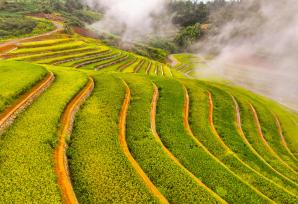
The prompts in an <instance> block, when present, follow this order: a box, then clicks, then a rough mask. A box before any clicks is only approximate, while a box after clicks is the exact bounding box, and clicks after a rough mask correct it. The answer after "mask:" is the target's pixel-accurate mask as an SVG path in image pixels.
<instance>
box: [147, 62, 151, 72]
mask: <svg viewBox="0 0 298 204" xmlns="http://www.w3.org/2000/svg"><path fill="white" fill-rule="evenodd" d="M151 65H152V62H150V63H149V65H148V67H147V69H146V74H149V72H150V70H151Z"/></svg>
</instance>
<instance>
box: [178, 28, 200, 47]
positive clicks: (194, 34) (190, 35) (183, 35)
mask: <svg viewBox="0 0 298 204" xmlns="http://www.w3.org/2000/svg"><path fill="white" fill-rule="evenodd" d="M200 36H201V24H199V23H196V24H195V25H193V26H187V27H186V28H184V29H182V30H181V31H180V32H179V33H178V34H177V35H176V38H175V42H176V43H177V45H178V46H179V47H181V48H184V49H185V48H187V47H188V46H189V45H191V44H192V43H193V42H194V41H196V40H198V39H199V38H200Z"/></svg>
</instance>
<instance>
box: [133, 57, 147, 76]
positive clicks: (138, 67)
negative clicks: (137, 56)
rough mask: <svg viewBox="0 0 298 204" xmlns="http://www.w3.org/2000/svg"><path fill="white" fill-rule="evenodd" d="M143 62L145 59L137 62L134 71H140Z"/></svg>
mask: <svg viewBox="0 0 298 204" xmlns="http://www.w3.org/2000/svg"><path fill="white" fill-rule="evenodd" d="M144 63H145V59H142V60H141V61H140V62H139V64H138V65H137V66H136V68H135V69H134V73H137V72H139V71H140V69H141V68H142V66H143V65H144Z"/></svg>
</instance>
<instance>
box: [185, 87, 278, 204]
mask: <svg viewBox="0 0 298 204" xmlns="http://www.w3.org/2000/svg"><path fill="white" fill-rule="evenodd" d="M183 88H184V98H185V99H184V100H185V101H184V127H185V129H186V130H187V131H188V133H189V135H190V136H191V138H192V139H193V140H194V141H195V142H196V144H197V145H199V146H201V147H202V148H203V149H204V150H205V152H207V153H208V154H209V155H210V156H211V157H212V158H213V159H214V160H216V161H217V162H218V163H219V164H220V165H222V166H223V167H224V168H225V169H226V170H227V171H228V172H230V173H231V174H232V175H233V176H235V177H236V178H237V179H239V180H240V181H242V182H243V183H244V184H246V185H247V186H248V187H250V188H251V189H252V190H253V191H255V193H256V194H258V195H259V196H261V197H263V198H264V199H266V200H267V201H270V202H273V201H272V200H271V199H270V198H268V197H267V196H266V195H264V194H263V193H261V192H260V191H259V190H258V189H256V188H255V187H254V186H252V185H250V184H249V183H248V182H246V181H244V180H243V179H242V178H241V177H239V176H238V175H237V174H235V173H234V172H233V171H232V170H230V169H229V168H228V167H227V166H226V165H225V164H224V163H222V162H221V161H220V160H219V159H218V158H217V157H216V156H214V155H213V154H212V153H211V152H210V151H209V150H208V149H207V148H206V147H205V146H204V145H203V144H202V143H201V142H200V141H199V140H198V139H197V138H196V137H195V135H194V133H193V131H192V129H191V127H190V124H189V111H190V108H189V103H190V99H189V94H188V91H187V89H186V87H185V86H183ZM209 93H210V92H209ZM209 96H210V94H209ZM209 120H210V118H209ZM212 124H213V123H212ZM213 128H214V126H213V127H212V129H213ZM217 135H218V134H217ZM221 142H222V141H221ZM224 145H225V144H224ZM227 151H230V152H231V150H230V149H228V150H227ZM233 155H235V153H233ZM236 159H237V160H239V161H240V162H241V163H242V164H244V163H243V162H242V161H241V160H240V159H238V157H236ZM244 165H245V166H246V167H248V166H247V165H246V164H244ZM248 168H249V169H251V168H250V167H248ZM251 170H252V169H251ZM253 171H254V170H253ZM254 172H255V171H254Z"/></svg>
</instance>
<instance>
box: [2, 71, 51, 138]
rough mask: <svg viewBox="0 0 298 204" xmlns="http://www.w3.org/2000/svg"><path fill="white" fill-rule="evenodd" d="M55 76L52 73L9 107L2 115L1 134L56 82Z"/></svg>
mask: <svg viewBox="0 0 298 204" xmlns="http://www.w3.org/2000/svg"><path fill="white" fill-rule="evenodd" d="M54 79H55V76H54V74H53V73H52V72H50V73H49V74H48V75H47V76H46V77H45V78H44V79H43V80H42V81H41V82H39V83H38V84H36V85H35V86H33V88H32V89H31V90H30V91H29V92H28V93H26V94H24V95H23V96H21V97H20V98H19V99H18V100H17V101H16V102H15V103H14V104H13V105H11V106H10V107H8V108H7V109H6V110H5V111H4V112H3V113H1V114H0V133H1V131H2V130H3V129H5V128H6V127H8V126H9V125H10V124H11V123H12V122H13V121H14V119H15V118H16V117H17V115H18V114H19V113H20V112H22V111H23V110H24V109H25V108H26V107H28V106H29V105H30V104H31V103H32V102H33V101H34V100H35V99H36V98H37V97H38V96H39V95H40V94H42V93H43V92H44V91H45V90H46V89H47V88H48V87H49V86H50V85H51V84H52V82H53V81H54Z"/></svg>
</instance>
